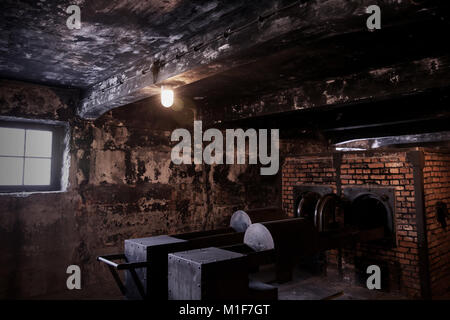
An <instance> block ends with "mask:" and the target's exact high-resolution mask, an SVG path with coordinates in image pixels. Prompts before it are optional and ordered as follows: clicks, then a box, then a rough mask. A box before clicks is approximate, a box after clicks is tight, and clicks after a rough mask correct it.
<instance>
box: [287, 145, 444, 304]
mask: <svg viewBox="0 0 450 320" xmlns="http://www.w3.org/2000/svg"><path fill="white" fill-rule="evenodd" d="M308 190H309V191H308ZM327 190H328V191H327ZM330 191H331V193H333V194H335V195H336V196H337V197H338V198H339V199H340V203H341V205H340V206H339V208H337V209H336V210H337V212H339V213H337V214H336V217H338V218H336V219H341V220H342V222H343V223H346V224H348V223H351V224H358V225H359V227H362V228H364V226H369V225H372V226H373V225H377V224H380V225H383V226H385V230H386V239H385V240H386V241H377V242H373V243H369V244H355V245H354V246H349V247H345V248H342V249H339V250H338V249H336V250H329V251H327V252H326V265H325V270H326V272H327V274H328V276H332V275H336V276H338V277H340V278H342V279H344V280H345V281H349V282H352V283H356V284H362V285H365V279H366V278H367V274H366V268H367V266H368V265H372V264H376V265H378V266H379V267H380V268H381V273H382V289H384V290H387V291H394V292H396V291H398V292H401V293H403V294H405V295H407V296H409V297H413V298H419V297H422V298H427V297H433V296H438V295H440V294H443V293H445V292H446V290H448V285H449V283H450V252H449V248H450V239H449V233H448V227H447V222H448V217H447V208H448V207H449V205H450V154H449V153H445V152H437V151H433V150H429V149H422V148H415V149H390V150H384V151H358V152H345V153H326V154H315V155H298V156H297V155H296V156H289V157H286V158H285V161H284V163H283V166H282V206H283V210H284V211H285V213H286V214H288V215H291V216H295V215H297V214H298V209H299V206H306V207H308V205H306V204H305V203H306V202H309V208H311V207H312V208H314V204H315V202H314V201H317V202H318V201H319V199H320V197H322V196H323V195H324V194H327V193H330ZM314 194H315V195H316V196H314ZM302 199H304V200H303V201H302ZM309 210H311V209H309ZM316 210H317V207H316ZM304 212H305V211H304Z"/></svg>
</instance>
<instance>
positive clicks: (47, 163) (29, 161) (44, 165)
mask: <svg viewBox="0 0 450 320" xmlns="http://www.w3.org/2000/svg"><path fill="white" fill-rule="evenodd" d="M50 172H51V160H50V159H33V158H25V177H24V184H25V185H27V186H44V185H46V186H48V185H49V184H50Z"/></svg>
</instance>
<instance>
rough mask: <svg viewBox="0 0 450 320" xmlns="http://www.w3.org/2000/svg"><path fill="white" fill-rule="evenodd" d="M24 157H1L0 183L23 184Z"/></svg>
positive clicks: (5, 184) (8, 184) (7, 184)
mask: <svg viewBox="0 0 450 320" xmlns="http://www.w3.org/2000/svg"><path fill="white" fill-rule="evenodd" d="M22 170H23V158H12V157H11V158H10V157H8V158H4V157H0V185H1V186H18V185H22Z"/></svg>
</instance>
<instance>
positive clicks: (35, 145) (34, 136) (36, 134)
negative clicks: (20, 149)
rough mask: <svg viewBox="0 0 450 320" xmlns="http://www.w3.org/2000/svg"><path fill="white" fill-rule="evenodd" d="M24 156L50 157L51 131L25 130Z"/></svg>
mask: <svg viewBox="0 0 450 320" xmlns="http://www.w3.org/2000/svg"><path fill="white" fill-rule="evenodd" d="M25 150H26V151H25V156H26V157H49V158H50V157H51V156H52V132H51V131H41V130H27V146H26V149H25Z"/></svg>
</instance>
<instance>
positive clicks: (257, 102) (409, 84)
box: [202, 56, 450, 126]
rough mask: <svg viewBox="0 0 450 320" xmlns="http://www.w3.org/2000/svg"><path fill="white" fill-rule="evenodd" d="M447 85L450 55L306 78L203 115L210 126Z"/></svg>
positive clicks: (449, 77)
mask: <svg viewBox="0 0 450 320" xmlns="http://www.w3.org/2000/svg"><path fill="white" fill-rule="evenodd" d="M448 86H450V56H438V57H428V58H424V59H421V60H415V61H410V62H405V63H401V64H397V65H392V66H386V67H383V68H378V69H371V70H366V71H363V72H358V73H353V74H349V75H345V76H339V77H334V78H328V79H323V80H315V81H305V82H303V83H302V85H300V86H297V87H294V88H290V89H285V90H282V91H276V92H273V93H270V94H266V95H263V96H260V97H258V99H254V100H250V101H242V102H239V101H236V102H235V103H233V104H228V105H224V106H223V107H222V108H214V109H207V108H205V109H204V110H202V118H203V120H204V122H205V123H206V124H207V125H208V126H214V125H223V124H224V123H227V122H235V121H246V120H245V119H249V118H254V117H269V116H271V115H275V114H281V113H285V112H295V111H302V110H304V111H306V110H314V109H315V108H319V107H321V108H335V107H339V106H345V105H351V104H358V103H360V102H364V101H377V100H386V99H389V98H392V97H399V96H404V95H411V94H415V93H420V92H424V91H426V90H428V89H430V88H445V87H448ZM393 111H395V110H393Z"/></svg>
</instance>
